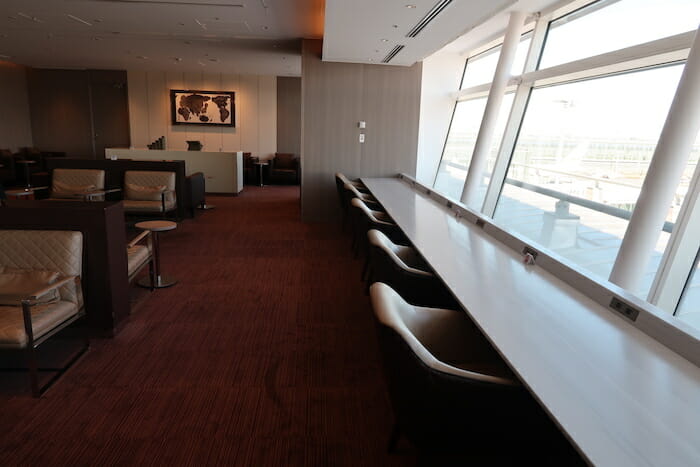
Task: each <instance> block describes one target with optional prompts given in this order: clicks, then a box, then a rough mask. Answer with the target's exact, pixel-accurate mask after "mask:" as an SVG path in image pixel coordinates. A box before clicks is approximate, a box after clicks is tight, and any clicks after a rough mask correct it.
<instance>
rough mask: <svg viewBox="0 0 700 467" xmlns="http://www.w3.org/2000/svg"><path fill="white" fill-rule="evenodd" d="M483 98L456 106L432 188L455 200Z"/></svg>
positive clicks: (459, 103) (470, 148) (477, 128)
mask: <svg viewBox="0 0 700 467" xmlns="http://www.w3.org/2000/svg"><path fill="white" fill-rule="evenodd" d="M484 108H486V98H485V97H482V98H479V99H472V100H468V101H462V102H458V103H457V106H456V107H455V113H454V116H453V117H452V124H451V125H450V131H449V133H448V135H447V142H446V143H445V149H444V151H443V153H442V159H441V160H440V166H439V167H438V173H437V177H436V178H435V184H434V185H433V188H435V190H437V191H439V192H440V193H443V194H445V195H448V196H450V197H452V198H454V199H456V200H458V199H459V198H460V197H461V196H462V188H463V187H464V180H465V179H466V178H467V170H468V169H469V163H470V162H471V158H472V152H473V151H474V144H476V137H477V135H478V134H479V127H480V126H481V118H482V117H483V116H484Z"/></svg>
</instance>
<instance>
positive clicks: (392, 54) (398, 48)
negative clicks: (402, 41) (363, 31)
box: [382, 45, 405, 63]
mask: <svg viewBox="0 0 700 467" xmlns="http://www.w3.org/2000/svg"><path fill="white" fill-rule="evenodd" d="M404 47H405V46H403V45H397V46H396V47H394V48H393V49H391V52H389V53H388V54H386V57H384V58H383V59H382V63H389V62H390V61H391V60H392V59H393V58H394V57H396V55H397V54H398V53H399V52H401V51H402V50H403V48H404Z"/></svg>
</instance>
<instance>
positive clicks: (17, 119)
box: [0, 60, 34, 152]
mask: <svg viewBox="0 0 700 467" xmlns="http://www.w3.org/2000/svg"><path fill="white" fill-rule="evenodd" d="M0 89H2V94H3V97H2V99H3V108H4V109H5V110H4V111H3V113H4V114H5V115H4V116H3V118H2V124H0V149H9V150H10V151H12V152H16V151H17V150H19V148H23V147H31V146H33V145H34V143H33V141H32V122H31V117H30V115H29V95H28V92H27V71H26V68H25V67H23V66H21V65H16V64H14V63H10V62H4V61H1V60H0ZM10 109H11V117H10V114H9V111H10Z"/></svg>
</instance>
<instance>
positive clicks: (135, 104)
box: [127, 71, 151, 141]
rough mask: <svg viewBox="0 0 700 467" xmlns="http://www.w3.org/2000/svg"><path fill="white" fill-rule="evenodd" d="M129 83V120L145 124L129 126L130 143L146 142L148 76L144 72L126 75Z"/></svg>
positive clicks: (148, 136) (147, 133)
mask: <svg viewBox="0 0 700 467" xmlns="http://www.w3.org/2000/svg"><path fill="white" fill-rule="evenodd" d="M127 81H128V83H129V120H130V121H135V122H146V124H145V125H143V124H142V125H129V133H130V135H131V141H148V140H149V139H150V138H151V135H150V134H149V131H148V84H147V83H148V75H147V73H146V72H145V71H135V72H133V73H127Z"/></svg>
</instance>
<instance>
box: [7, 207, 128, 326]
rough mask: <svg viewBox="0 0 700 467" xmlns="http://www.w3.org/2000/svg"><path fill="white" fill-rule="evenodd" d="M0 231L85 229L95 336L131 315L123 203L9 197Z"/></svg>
mask: <svg viewBox="0 0 700 467" xmlns="http://www.w3.org/2000/svg"><path fill="white" fill-rule="evenodd" d="M0 229H27V230H76V231H80V232H82V233H83V254H84V261H83V279H82V283H83V292H84V294H83V296H84V298H85V310H86V322H87V327H88V328H89V330H90V334H91V335H93V336H102V337H104V336H113V335H115V334H116V333H117V332H118V330H119V328H120V326H121V325H122V324H123V323H124V320H125V319H126V318H127V317H128V316H129V311H130V308H129V282H128V277H127V276H128V273H127V259H126V231H125V227H124V207H123V205H122V203H121V202H101V203H100V202H93V203H76V202H74V201H51V202H47V201H20V200H14V201H13V200H8V201H7V206H6V207H2V208H0Z"/></svg>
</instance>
